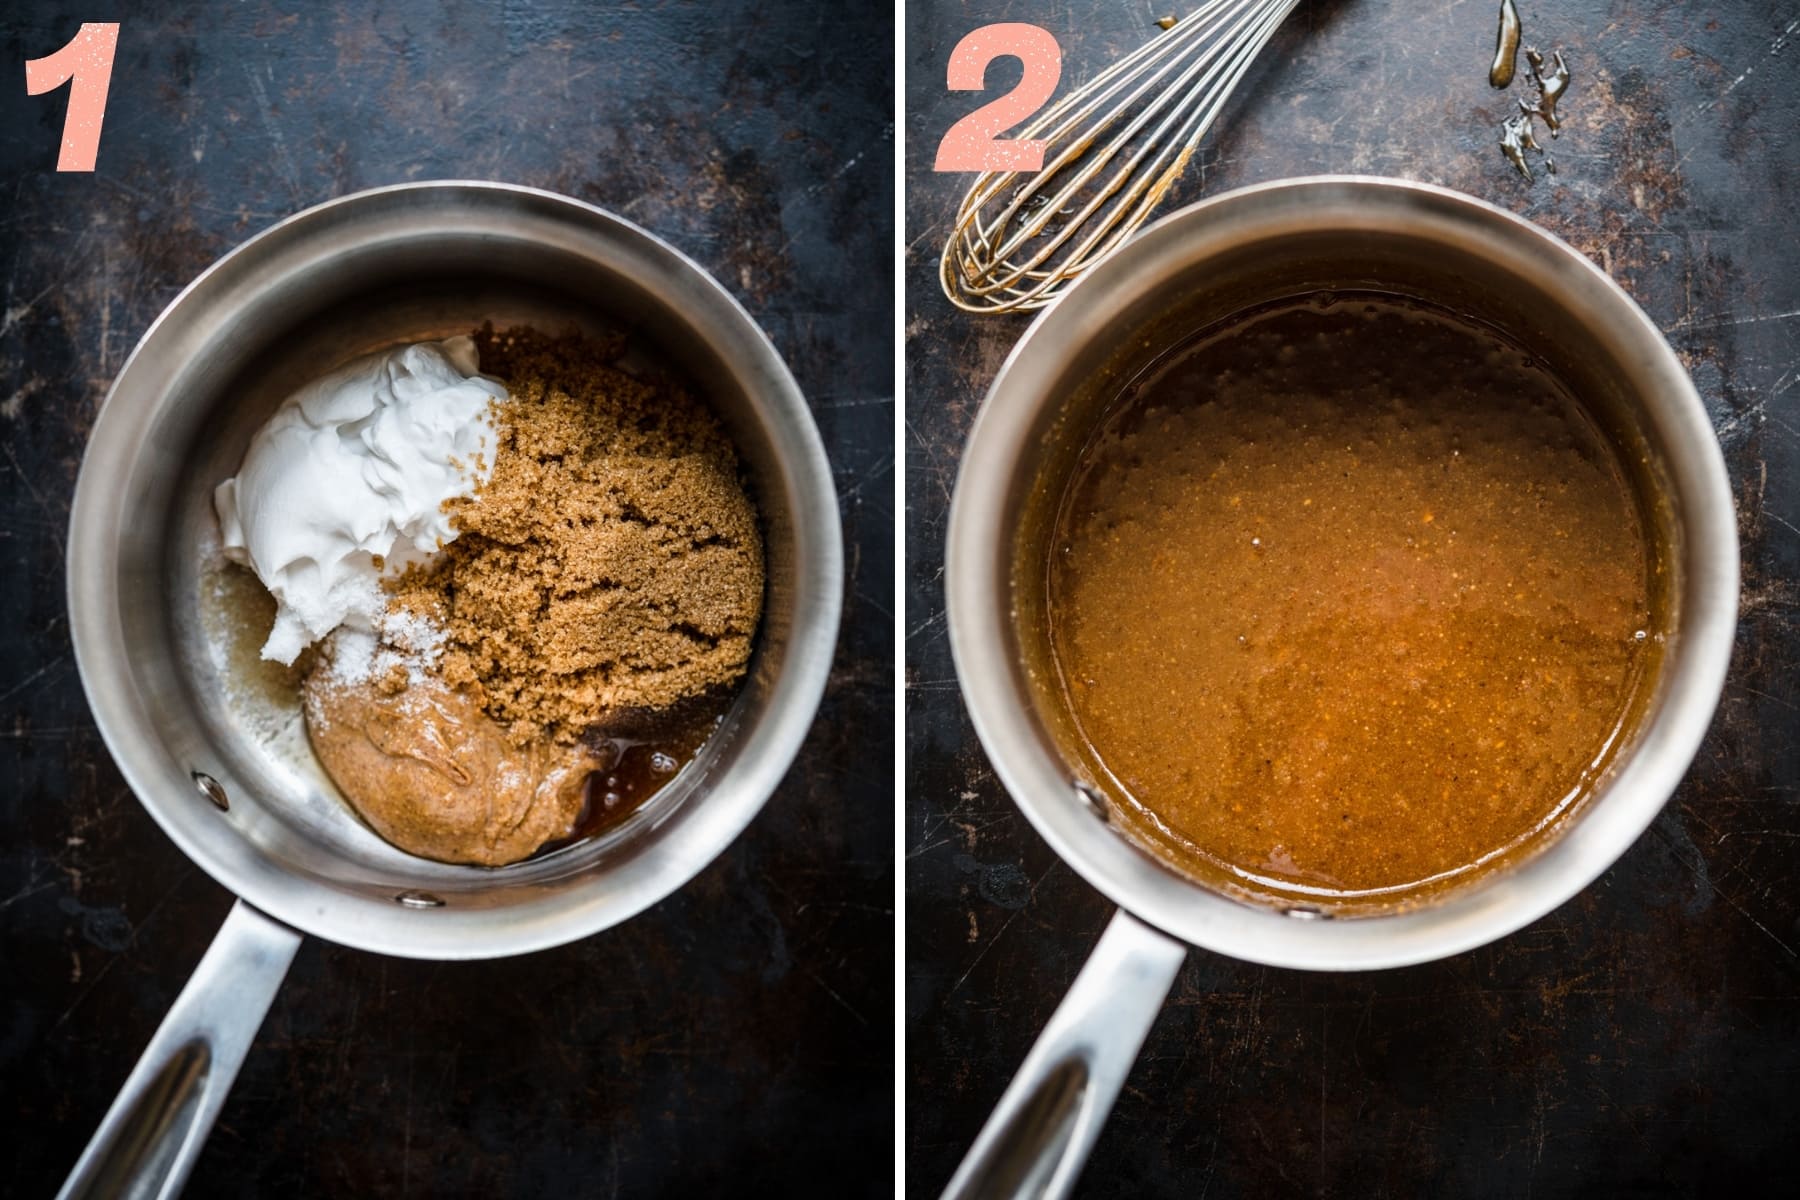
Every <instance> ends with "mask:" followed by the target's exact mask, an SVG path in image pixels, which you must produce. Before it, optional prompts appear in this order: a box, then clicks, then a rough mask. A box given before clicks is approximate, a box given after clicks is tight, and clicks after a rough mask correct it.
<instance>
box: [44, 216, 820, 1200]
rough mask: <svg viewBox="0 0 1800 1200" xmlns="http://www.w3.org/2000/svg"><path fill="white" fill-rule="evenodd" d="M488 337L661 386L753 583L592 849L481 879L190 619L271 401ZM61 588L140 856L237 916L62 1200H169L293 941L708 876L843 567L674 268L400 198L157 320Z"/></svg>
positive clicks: (798, 458) (516, 911)
mask: <svg viewBox="0 0 1800 1200" xmlns="http://www.w3.org/2000/svg"><path fill="white" fill-rule="evenodd" d="M486 320H492V321H493V322H494V323H495V324H496V325H497V326H501V325H506V324H513V323H520V322H530V323H532V324H535V325H537V326H539V327H540V328H545V329H549V330H560V329H562V328H564V327H566V326H568V325H570V324H575V325H578V326H582V327H584V328H587V329H588V330H590V331H602V330H625V331H627V332H630V333H631V334H632V335H633V338H632V342H633V345H634V346H642V347H645V348H647V349H648V350H649V351H650V354H651V356H652V357H653V358H655V359H659V360H660V361H662V362H663V363H665V364H670V365H673V366H675V367H677V368H678V369H679V372H680V374H681V375H682V377H683V378H684V379H685V380H686V382H688V383H689V384H690V385H692V386H693V387H694V388H695V390H696V391H697V393H698V394H700V395H702V396H704V397H705V398H706V400H707V401H708V402H709V403H710V404H711V405H712V406H713V408H714V409H715V410H716V411H717V412H718V413H719V415H720V418H721V419H722V420H723V422H724V423H725V424H726V426H727V428H728V430H729V432H730V434H731V435H732V437H733V439H734V440H735V441H736V443H737V446H738V448H739V451H740V454H741V457H742V459H743V461H744V462H745V464H746V467H747V471H748V474H749V477H750V481H751V487H752V493H753V496H754V498H755V500H756V502H757V504H758V506H759V507H760V509H761V512H762V516H763V528H764V536H765V539H766V547H767V560H768V591H767V596H766V602H765V607H764V613H763V619H762V629H761V631H760V633H759V636H758V639H757V644H756V650H755V654H754V657H753V659H752V662H751V665H750V671H749V676H748V678H747V680H746V681H745V683H744V686H743V689H742V692H741V694H740V695H739V696H738V697H737V699H736V701H735V703H734V704H733V705H732V707H731V709H730V710H729V712H728V713H727V715H726V716H725V718H724V721H723V723H722V724H721V726H720V728H719V731H718V732H717V733H716V734H715V735H714V736H713V738H712V739H711V740H710V741H709V742H708V743H707V744H706V746H705V748H704V749H703V750H702V751H701V753H700V754H699V756H698V757H697V758H696V759H695V761H694V762H693V763H692V764H690V765H689V766H688V767H687V768H686V769H685V770H684V771H683V772H682V773H681V774H680V775H679V776H677V777H676V778H675V780H674V781H673V782H672V783H671V784H670V785H669V786H667V787H665V788H664V789H663V790H662V791H661V792H660V793H658V794H657V795H656V796H655V797H654V798H653V799H652V800H651V801H650V802H649V803H648V804H647V805H646V806H645V807H644V808H642V809H641V810H639V811H638V812H637V813H635V814H634V815H633V816H632V817H631V818H630V819H628V820H627V821H625V822H624V823H623V824H622V825H620V826H619V827H618V828H616V829H614V830H612V831H610V832H609V833H607V834H605V835H604V836H602V837H600V838H598V839H595V840H593V841H590V842H587V843H585V844H582V845H578V846H575V847H572V848H569V849H566V850H563V851H561V852H559V853H556V854H552V855H548V856H546V857H544V858H541V859H537V860H533V861H530V862H526V863H521V864H518V865H515V866H510V867H506V868H502V869H499V870H482V869H477V868H471V867H457V866H447V865H443V864H438V863H432V862H427V861H425V860H423V859H418V858H414V857H412V856H410V855H407V854H403V853H401V852H400V851H398V850H395V849H394V848H393V847H391V846H388V845H387V844H386V843H384V842H382V841H381V840H380V839H379V838H377V837H376V836H375V835H374V834H373V833H371V832H370V831H369V830H368V829H367V828H366V827H364V826H363V825H361V824H360V823H359V822H358V821H357V820H356V819H355V818H354V817H353V816H351V815H350V813H349V811H348V810H347V809H346V807H345V805H344V804H343V802H342V801H341V799H339V797H338V796H337V794H336V793H335V791H334V790H333V788H332V786H331V784H330V781H329V780H328V779H327V778H326V777H325V775H324V774H323V772H322V771H321V770H320V769H319V767H318V765H317V763H316V762H315V761H314V760H313V758H312V756H311V754H310V752H309V751H308V750H307V749H306V745H305V736H304V733H303V732H302V731H301V729H300V726H299V725H298V724H297V723H296V721H295V720H294V714H293V713H292V712H291V711H290V712H283V711H282V710H281V708H280V706H279V704H275V705H274V706H273V707H271V702H269V701H268V700H267V698H266V697H265V698H261V699H256V698H255V697H254V696H252V698H251V699H246V695H247V692H246V688H245V687H244V686H243V681H242V680H241V679H237V678H234V677H233V666H232V663H231V661H230V660H229V656H226V655H222V654H221V653H220V652H219V650H218V647H217V644H216V643H217V641H218V638H219V636H220V631H219V629H218V628H216V625H217V622H216V620H214V621H212V622H209V621H208V619H207V617H206V612H207V607H206V605H205V603H204V602H203V601H204V599H205V598H204V596H203V589H204V588H205V587H207V586H208V583H207V575H206V572H205V570H204V558H205V550H204V547H205V546H206V545H207V543H208V541H209V539H210V538H211V537H212V530H213V517H212V512H211V492H212V488H213V486H214V485H215V484H217V483H218V482H219V481H220V480H222V479H224V478H225V477H227V476H229V475H231V474H233V473H234V472H235V470H236V468H237V464H238V462H239V460H240V459H241V457H242V455H243V452H244V448H245V446H246V444H247V443H248V441H249V439H250V437H251V435H252V434H253V433H254V432H255V430H256V429H257V427H258V426H259V425H260V424H261V423H262V422H263V420H264V419H265V418H267V417H268V415H269V413H270V412H271V411H273V409H274V408H275V406H276V405H277V404H278V403H280V401H281V399H282V398H283V397H284V396H285V395H287V394H288V393H289V392H291V391H292V390H293V389H294V388H295V387H296V386H298V385H299V384H301V383H303V382H305V381H306V380H308V379H311V378H314V377H316V376H318V375H320V374H323V373H324V372H326V371H328V370H330V369H331V368H333V367H335V366H337V365H338V364H340V363H342V362H344V361H346V360H348V359H350V358H352V357H355V356H356V355H359V354H362V353H366V352H368V351H371V350H376V349H380V348H382V347H385V346H390V345H394V344H396V343H400V342H405V341H412V340H418V339H420V338H424V337H443V336H446V335H449V334H453V333H460V332H467V331H469V330H470V329H473V328H475V327H477V326H479V325H480V324H481V323H482V322H483V321H486ZM68 574H69V613H70V626H71V629H72V630H73V634H74V641H75V653H76V658H77V660H78V662H79V665H80V670H81V679H82V683H83V685H84V686H85V687H86V690H87V696H88V700H89V702H90V703H91V705H92V706H93V710H94V716H95V719H96V720H97V722H98V724H99V727H100V731H101V733H102V734H103V735H104V737H105V739H106V743H107V746H108V747H109V748H110V749H111V751H112V754H113V757H114V758H115V759H116V760H117V762H118V764H119V768H120V770H121V771H122V772H123V774H124V776H125V779H126V780H127V782H128V783H129V784H130V785H131V788H132V790H133V791H134V792H135V793H136V794H137V796H138V798H139V799H140V800H141V801H142V802H143V804H144V806H145V807H146V808H147V809H149V810H150V814H151V815H152V816H153V817H155V818H156V821H157V823H158V824H160V825H161V826H162V828H163V830H164V832H166V833H167V834H168V835H169V837H170V838H172V839H173V840H174V841H175V843H176V845H178V846H180V847H181V849H182V851H183V852H184V853H186V854H187V855H188V857H189V858H191V859H193V860H194V861H195V862H196V863H198V864H199V865H200V866H201V867H203V868H205V870H206V871H207V872H208V873H209V874H210V875H212V877H213V878H214V879H216V880H218V881H219V882H220V883H221V884H223V885H224V886H225V887H227V888H229V889H230V890H231V891H232V892H234V893H236V894H237V896H238V897H239V901H238V903H237V905H236V907H235V908H233V909H232V912H231V915H230V916H229V917H228V918H227V920H226V922H225V925H224V928H223V929H221V930H220V932H219V935H218V938H217V940H216V941H215V942H214V943H213V945H212V948H211V949H210V950H208V951H207V954H206V956H205V958H203V959H202V960H201V963H200V966H199V968H198V969H197V970H196V971H195V972H194V975H193V977H192V979H191V980H190V981H189V982H188V985H187V987H186V988H185V990H183V991H182V993H181V996H180V998H179V999H177V1000H176V1002H175V1006H174V1008H173V1009H171V1010H170V1012H169V1015H168V1018H167V1019H166V1020H165V1021H164V1022H163V1024H162V1026H161V1028H160V1029H158V1031H157V1032H156V1035H155V1036H154V1038H153V1039H152V1040H151V1042H150V1046H149V1048H148V1049H147V1050H145V1052H144V1056H143V1058H142V1059H141V1060H140V1061H139V1063H138V1065H137V1068H136V1069H135V1070H134V1071H133V1072H132V1073H131V1076H130V1078H129V1079H128V1080H127V1081H126V1083H125V1086H124V1090H123V1091H122V1092H121V1093H120V1095H119V1098H118V1100H117V1101H116V1102H115V1103H114V1104H113V1106H112V1108H111V1110H110V1111H109V1112H108V1113H107V1114H106V1117H105V1120H104V1121H103V1122H102V1124H101V1126H100V1129H99V1131H98V1132H97V1133H96V1134H95V1135H94V1138H93V1140H92V1142H90V1143H89V1145H88V1147H87V1150H86V1152H85V1153H84V1154H83V1155H82V1157H81V1160H80V1162H79V1163H78V1164H77V1165H76V1167H75V1170H74V1173H73V1174H72V1175H71V1177H70V1178H69V1181H68V1182H67V1184H66V1185H65V1186H64V1188H63V1191H62V1195H63V1196H66V1197H74V1196H82V1197H86V1196H116V1195H131V1196H168V1195H173V1194H174V1193H176V1192H178V1191H179V1190H180V1188H181V1186H182V1184H183V1182H184V1180H185V1179H186V1177H187V1175H188V1172H189V1171H190V1170H191V1169H192V1167H193V1164H194V1161H195V1159H196V1158H197V1157H198V1154H199V1151H200V1147H201V1144H202V1143H203V1141H204V1140H205V1138H206V1135H207V1132H208V1130H209V1129H210V1128H211V1126H212V1123H213V1119H214V1118H215V1117H216V1115H217V1114H218V1111H219V1108H220V1106H221V1104H222V1103H223V1102H224V1098H225V1094H226V1091H227V1090H228V1088H229V1087H230V1085H231V1081H232V1079H233V1077H234V1076H235V1075H236V1073H237V1070H238V1067H239V1065H240V1063H241V1062H242V1060H243V1056H244V1053H245V1051H246V1050H247V1049H248V1047H249V1045H250V1042H251V1040H252V1039H253V1037H254V1036H255V1033H256V1030H257V1028H258V1026H260V1025H261V1023H262V1019H263V1016H264V1013H265V1012H266V1011H267V1009H268V1006H269V1004H270V1002H271V1000H272V999H273V997H274V995H275V992H276V990H277V989H278V987H279V986H280V982H281V979H282V977H283V975H284V974H285V973H286V971H287V967H288V964H289V962H290V961H291V959H292V958H293V955H294V951H295V949H296V948H297V947H298V946H299V943H300V938H301V935H302V934H313V935H315V936H317V937H321V938H327V939H329V940H331V941H334V942H339V943H342V944H343V945H346V946H354V947H357V948H360V949H364V950H370V951H374V952H376V953H379V954H395V955H403V956H406V957H411V958H431V959H471V958H493V957H499V956H502V955H512V954H522V953H525V952H527V951H532V950H539V949H543V948H545V947H548V946H555V945H560V944H561V943H564V942H568V941H572V940H574V939H576V938H581V937H585V936H587V935H588V934H591V933H594V932H596V931H598V930H602V929H605V928H607V927H608V926H611V925H614V924H617V923H618V922H620V921H623V920H625V919H626V918H628V917H630V916H632V915H633V914H635V913H637V912H639V911H641V910H643V909H644V908H646V907H648V906H649V905H651V904H654V903H655V902H656V901H658V900H660V899H661V898H663V897H664V896H666V895H668V894H669V893H670V892H671V891H673V890H675V889H676V888H678V887H680V886H681V885H682V884H683V883H685V882H686V881H687V880H688V879H690V878H692V877H693V876H694V875H695V874H697V873H698V872H699V871H700V870H701V869H702V868H703V867H704V866H706V864H707V863H709V862H710V861H712V859H713V858H714V857H716V856H717V855H718V854H719V853H720V852H721V851H723V850H724V849H725V847H726V845H727V844H729V843H730V842H731V840H732V839H733V838H734V837H736V836H737V835H738V833H739V832H741V831H742V830H743V828H744V826H745V825H747V824H748V823H749V821H750V819H751V818H752V817H754V816H755V815H756V813H757V812H758V810H760V809H761V807H762V805H763V803H764V801H765V800H767V798H768V796H769V794H770V793H771V792H772V791H773V790H774V788H775V786H776V784H777V783H778V782H779V781H780V779H781V777H782V775H783V774H784V773H785V772H786V771H787V768H788V766H789V764H790V763H791V762H792V760H793V758H794V755H795V753H796V752H797V751H798V749H799V746H800V742H801V739H802V737H803V736H804V735H805V733H806V730H807V728H808V726H809V725H810V724H811V721H812V718H813V714H814V712H815V711H816V710H817V707H818V703H819V699H820V696H821V694H822V693H823V691H824V687H825V681H826V676H827V673H828V671H829V669H830V664H831V657H832V651H833V646H834V644H835V641H836V636H837V625H838V612H839V603H840V593H841V590H842V577H843V559H842V548H841V542H840V531H839V525H838V509H837V497H836V491H835V488H834V487H833V484H832V479H831V472H830V469H829V467H828V465H827V463H826V460H825V454H824V450H823V448H822V446H821V443H820V440H819V434H818V430H817V428H816V427H815V426H814V424H813V421H812V418H811V415H810V414H809V413H808V411H807V407H806V403H805V401H804V399H803V398H802V397H801V395H800V392H799V389H798V388H797V387H796V386H795V384H794V380H793V378H792V376H791V375H790V374H789V373H788V371H787V368H786V367H785V366H784V365H783V363H782V361H781V359H780V357H779V356H778V355H777V354H776V352H775V350H774V348H773V347H772V346H771V345H770V344H769V341H768V339H767V338H766V337H764V335H763V334H762V332H761V331H760V330H759V329H758V328H757V327H756V325H755V323H754V322H753V321H752V320H751V319H750V317H749V315H748V314H746V313H745V311H744V310H743V309H742V308H741V307H740V306H739V305H738V304H737V303H736V302H735V301H734V300H733V299H732V298H731V296H730V295H729V294H728V293H727V292H726V291H725V290H724V289H723V288H722V287H720V286H719V285H718V284H717V283H715V282H714V281H713V280H712V279H711V278H709V277H708V276H707V275H706V273H705V272H704V271H702V270H701V269H700V267H698V266H697V265H696V264H695V263H693V262H692V261H690V260H689V259H687V258H685V257H683V256H682V255H681V254H679V253H678V252H677V251H675V250H674V249H673V248H672V247H670V246H669V245H667V244H666V243H664V242H662V241H660V240H658V239H657V238H655V237H653V236H651V235H650V234H648V233H646V232H645V231H643V230H641V229H639V228H637V227H636V226H634V225H631V224H630V223H628V222H626V221H623V220H621V219H619V218H617V217H614V216H611V215H609V214H607V213H605V212H602V211H601V210H599V209H597V208H594V207H592V206H591V205H587V204H583V203H580V202H578V201H575V200H571V199H568V198H566V197H563V196H557V195H553V194H551V193H548V192H542V191H536V190H533V189H530V188H522V187H511V186H506V185H501V184H492V183H423V184H409V185H404V186H399V187H389V188H380V189H377V190H374V191H369V192H362V193H359V194H357V195H354V196H348V197H345V198H343V199H340V200H334V201H331V202H330V203H327V204H323V205H320V206H319V207H317V208H313V209H309V210H307V211H306V212H303V213H300V214H299V215H297V216H294V217H291V218H289V219H288V220H285V221H283V222H281V223H280V224H278V225H276V226H275V227H273V228H272V229H269V230H268V231H267V232H265V233H263V234H261V235H259V236H257V237H256V238H253V239H252V240H250V241H249V242H247V243H245V244H244V245H243V246H241V247H239V248H238V249H237V250H235V251H233V252H232V253H231V254H229V255H227V256H226V257H225V258H224V259H222V260H220V261H219V262H218V263H217V264H215V265H214V266H213V267H211V268H210V269H208V270H207V271H206V273H205V274H203V275H202V276H200V278H199V279H197V280H196V281H195V282H194V283H193V284H192V285H191V286H189V287H188V288H187V290H186V291H184V292H182V293H181V295H180V296H178V297H177V298H176V299H175V301H174V303H172V304H171V305H170V306H169V307H168V309H167V310H166V311H165V312H164V313H163V314H162V315H161V316H160V317H158V318H157V320H156V322H155V324H153V325H152V326H151V327H150V330H149V332H148V333H146V334H145V335H144V338H143V341H142V342H140V343H139V344H138V347H137V349H136V350H135V351H134V352H133V354H132V356H131V358H130V359H129V361H127V363H126V364H125V367H124V369H123V370H122V371H121V372H120V374H119V377H118V379H117V381H116V382H115V383H114V385H113V389H112V392H111V394H110V395H109V396H108V398H107V401H106V404H105V407H104V408H103V409H102V410H101V413H100V416H99V420H98V421H97V423H96V424H95V426H94V431H93V436H92V438H91V440H90V441H89V443H88V448H87V454H86V457H85V459H84V460H83V463H82V467H81V477H80V482H79V484H78V486H77V488H76V492H75V501H74V509H73V515H72V520H71V528H70V533H69V560H68ZM260 632H261V631H258V633H260ZM250 692H252V693H253V692H254V689H250ZM253 700H254V702H253Z"/></svg>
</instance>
